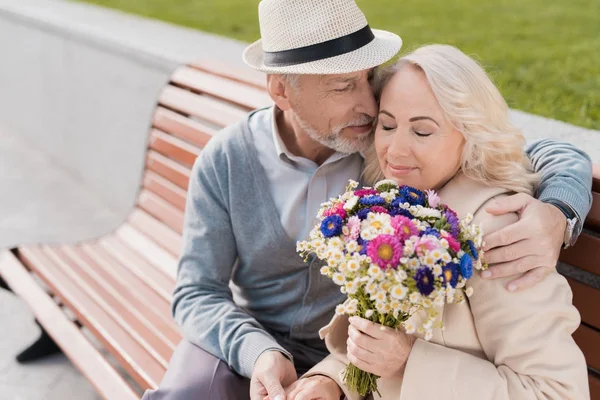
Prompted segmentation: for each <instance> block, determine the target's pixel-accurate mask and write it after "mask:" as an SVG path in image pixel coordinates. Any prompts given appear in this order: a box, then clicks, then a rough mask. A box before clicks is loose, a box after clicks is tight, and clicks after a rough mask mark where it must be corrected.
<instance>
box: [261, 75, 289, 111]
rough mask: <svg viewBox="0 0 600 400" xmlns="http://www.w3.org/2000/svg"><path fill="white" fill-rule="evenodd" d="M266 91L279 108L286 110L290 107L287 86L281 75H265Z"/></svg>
mask: <svg viewBox="0 0 600 400" xmlns="http://www.w3.org/2000/svg"><path fill="white" fill-rule="evenodd" d="M267 91H268V92H269V96H271V99H273V101H274V102H275V104H276V105H277V107H279V109H280V110H282V111H287V110H289V109H290V108H291V106H290V101H289V86H288V85H286V82H285V78H284V77H283V75H271V74H269V75H267Z"/></svg>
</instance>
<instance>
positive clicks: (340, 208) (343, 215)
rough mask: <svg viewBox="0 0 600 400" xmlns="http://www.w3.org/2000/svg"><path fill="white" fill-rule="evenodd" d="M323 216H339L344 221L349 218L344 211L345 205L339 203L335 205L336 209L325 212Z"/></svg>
mask: <svg viewBox="0 0 600 400" xmlns="http://www.w3.org/2000/svg"><path fill="white" fill-rule="evenodd" d="M323 215H324V216H325V217H329V216H332V215H339V216H340V217H341V218H342V219H346V217H347V216H348V214H346V210H344V205H343V204H342V203H339V204H337V205H335V207H332V208H329V209H327V210H325V212H323Z"/></svg>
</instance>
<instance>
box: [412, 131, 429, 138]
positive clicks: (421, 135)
mask: <svg viewBox="0 0 600 400" xmlns="http://www.w3.org/2000/svg"><path fill="white" fill-rule="evenodd" d="M413 132H414V133H415V135H417V136H420V137H427V136H431V135H433V133H423V132H417V131H413Z"/></svg>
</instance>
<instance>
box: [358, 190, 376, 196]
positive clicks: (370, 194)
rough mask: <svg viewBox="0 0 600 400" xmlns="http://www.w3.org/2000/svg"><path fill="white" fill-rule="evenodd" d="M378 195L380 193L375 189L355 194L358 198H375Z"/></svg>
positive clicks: (359, 191)
mask: <svg viewBox="0 0 600 400" xmlns="http://www.w3.org/2000/svg"><path fill="white" fill-rule="evenodd" d="M377 194H379V192H378V191H377V190H375V189H361V190H356V191H355V192H354V195H355V196H358V197H366V196H375V195H377Z"/></svg>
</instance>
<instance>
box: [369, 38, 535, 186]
mask: <svg viewBox="0 0 600 400" xmlns="http://www.w3.org/2000/svg"><path fill="white" fill-rule="evenodd" d="M405 66H411V67H413V68H417V69H419V70H420V71H422V72H423V73H424V74H425V76H426V78H427V81H428V82H429V86H430V87H431V89H432V91H433V93H434V95H435V97H436V99H437V101H438V103H439V104H440V106H441V107H442V109H443V110H444V113H445V114H446V118H447V119H448V120H449V121H450V122H451V123H452V124H453V125H454V126H455V127H456V129H458V130H459V131H460V132H461V133H462V135H463V136H464V138H465V146H464V149H463V153H462V156H461V170H462V172H463V173H464V174H465V175H466V176H467V177H469V178H471V179H473V180H475V181H478V182H481V183H483V184H485V185H488V186H495V187H502V188H505V189H507V190H510V191H513V192H524V193H528V194H531V193H532V192H533V190H534V187H535V185H536V184H537V181H538V176H537V175H536V174H534V173H533V172H532V168H531V164H530V162H529V159H528V158H527V156H526V154H525V153H524V150H523V147H524V145H525V138H524V137H523V135H522V134H521V132H520V131H519V130H518V129H517V128H515V127H514V126H513V125H511V123H510V122H509V120H508V106H507V104H506V102H505V101H504V98H503V97H502V95H501V94H500V92H499V90H498V89H497V88H496V86H495V85H494V84H493V83H492V81H491V80H490V78H489V77H488V75H487V74H486V72H485V71H484V69H483V68H482V67H481V66H480V65H479V64H478V63H477V62H476V61H475V60H473V59H472V58H471V57H469V56H467V55H466V54H465V53H463V52H462V51H460V50H459V49H457V48H456V47H453V46H447V45H439V44H436V45H428V46H423V47H420V48H418V49H417V50H415V51H414V52H412V53H410V54H408V55H406V56H404V57H402V58H400V59H399V60H398V61H397V62H396V63H394V64H393V65H391V66H390V67H387V68H384V69H381V70H379V71H378V72H377V75H376V78H375V94H376V97H377V100H378V101H379V100H380V98H381V92H382V90H383V87H384V86H385V85H386V84H387V83H388V82H389V81H390V79H391V78H392V76H393V75H394V74H395V73H396V72H398V71H400V70H401V69H402V68H404V67H405ZM381 179H383V173H382V172H381V169H380V167H379V161H378V160H377V154H376V151H375V146H374V144H372V145H371V146H370V147H369V149H367V150H366V151H365V167H364V170H363V180H364V182H365V183H367V184H373V183H375V182H377V181H378V180H381Z"/></svg>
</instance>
